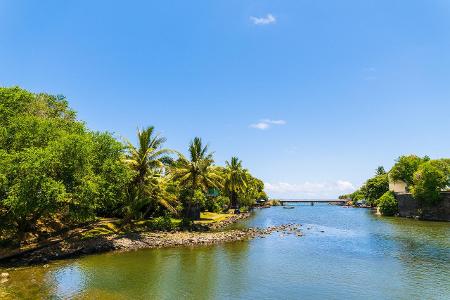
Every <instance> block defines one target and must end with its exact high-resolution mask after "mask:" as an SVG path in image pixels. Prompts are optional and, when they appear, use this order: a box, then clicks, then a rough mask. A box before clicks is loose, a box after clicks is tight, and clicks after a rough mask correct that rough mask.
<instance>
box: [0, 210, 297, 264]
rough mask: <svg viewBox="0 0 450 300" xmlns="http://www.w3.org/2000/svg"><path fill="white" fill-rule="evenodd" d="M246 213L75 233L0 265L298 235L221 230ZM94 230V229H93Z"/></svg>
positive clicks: (291, 227)
mask: <svg viewBox="0 0 450 300" xmlns="http://www.w3.org/2000/svg"><path fill="white" fill-rule="evenodd" d="M250 215H251V214H250V213H242V214H237V215H226V216H224V217H223V218H220V219H219V220H218V221H216V220H214V219H213V218H211V219H208V218H204V219H203V220H200V221H197V222H196V223H195V224H194V225H193V230H192V231H180V230H174V231H170V232H164V231H156V232H152V231H148V230H147V231H145V230H139V231H132V232H127V233H109V234H98V235H95V236H92V235H90V234H89V233H90V232H91V231H92V229H91V230H90V231H86V232H85V233H84V234H81V235H80V234H75V235H72V236H66V237H65V238H61V239H56V240H53V241H52V242H47V243H41V244H37V245H35V246H34V247H28V248H26V249H23V250H21V249H18V250H17V249H16V250H15V251H12V252H11V254H10V255H4V256H3V257H2V258H1V259H0V266H6V267H8V266H21V265H32V264H45V263H47V262H49V261H52V260H58V259H66V258H73V257H77V256H80V255H87V254H93V253H102V252H109V251H131V250H137V249H143V248H165V247H175V246H187V247H192V246H196V245H211V244H218V243H226V242H236V241H242V240H248V239H252V238H255V237H263V236H265V235H267V234H270V233H272V232H274V231H278V232H284V233H285V234H295V235H297V236H301V235H302V234H301V231H300V229H299V228H300V225H296V224H288V225H281V226H276V227H269V228H264V229H258V228H248V229H244V230H224V228H226V227H228V226H229V225H231V224H233V223H236V222H238V221H240V220H242V219H245V218H248V217H249V216H250ZM94 230H95V229H94ZM86 233H87V234H86Z"/></svg>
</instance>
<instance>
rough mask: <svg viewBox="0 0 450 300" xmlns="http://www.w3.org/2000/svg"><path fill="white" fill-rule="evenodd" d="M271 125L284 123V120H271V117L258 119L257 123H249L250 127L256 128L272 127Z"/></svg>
mask: <svg viewBox="0 0 450 300" xmlns="http://www.w3.org/2000/svg"><path fill="white" fill-rule="evenodd" d="M272 125H277V126H280V125H286V121H285V120H271V119H263V120H261V121H259V122H258V123H254V124H250V127H251V128H256V129H260V130H266V129H269V128H270V127H272Z"/></svg>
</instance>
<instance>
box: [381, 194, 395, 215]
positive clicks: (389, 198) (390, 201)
mask: <svg viewBox="0 0 450 300" xmlns="http://www.w3.org/2000/svg"><path fill="white" fill-rule="evenodd" d="M377 202H378V209H379V211H380V213H381V214H382V215H383V216H393V215H395V214H396V213H397V212H398V202H397V199H395V196H394V193H392V192H386V193H384V194H383V196H381V197H380V199H378V201H377Z"/></svg>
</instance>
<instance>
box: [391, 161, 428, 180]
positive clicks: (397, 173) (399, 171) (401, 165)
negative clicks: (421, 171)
mask: <svg viewBox="0 0 450 300" xmlns="http://www.w3.org/2000/svg"><path fill="white" fill-rule="evenodd" d="M424 161H425V159H423V158H420V157H418V156H417V155H403V156H400V157H399V158H398V159H397V161H396V163H395V165H394V166H393V167H392V169H391V170H390V171H389V176H390V177H391V179H392V180H394V181H397V180H402V181H404V182H406V184H408V185H412V184H413V181H414V173H415V172H416V171H417V169H418V168H419V166H420V165H421V164H422V163H423V162H424Z"/></svg>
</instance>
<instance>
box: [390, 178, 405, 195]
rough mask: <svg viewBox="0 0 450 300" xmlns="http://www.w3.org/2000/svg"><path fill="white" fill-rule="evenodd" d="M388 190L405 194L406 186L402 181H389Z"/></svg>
mask: <svg viewBox="0 0 450 300" xmlns="http://www.w3.org/2000/svg"><path fill="white" fill-rule="evenodd" d="M389 190H390V191H391V192H394V193H407V192H408V185H407V184H406V182H404V181H402V180H396V181H391V180H389Z"/></svg>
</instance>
